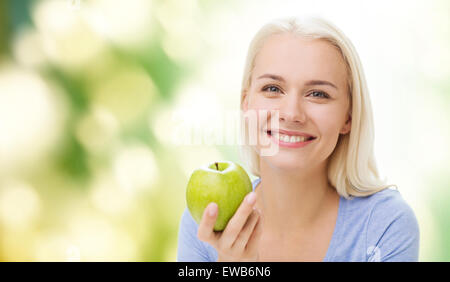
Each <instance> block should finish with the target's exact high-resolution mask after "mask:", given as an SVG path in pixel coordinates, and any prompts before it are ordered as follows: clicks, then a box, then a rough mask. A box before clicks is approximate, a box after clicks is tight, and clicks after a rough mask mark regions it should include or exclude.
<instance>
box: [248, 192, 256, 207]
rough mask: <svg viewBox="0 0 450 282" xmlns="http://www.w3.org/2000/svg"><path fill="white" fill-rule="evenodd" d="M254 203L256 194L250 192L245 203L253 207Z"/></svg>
mask: <svg viewBox="0 0 450 282" xmlns="http://www.w3.org/2000/svg"><path fill="white" fill-rule="evenodd" d="M255 202H256V194H255V192H250V194H249V195H248V196H247V203H249V204H250V205H253V204H254V203H255Z"/></svg>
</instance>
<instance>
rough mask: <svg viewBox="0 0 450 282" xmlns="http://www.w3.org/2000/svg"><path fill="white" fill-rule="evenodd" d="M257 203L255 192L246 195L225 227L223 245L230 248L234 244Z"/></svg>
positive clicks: (222, 238)
mask: <svg viewBox="0 0 450 282" xmlns="http://www.w3.org/2000/svg"><path fill="white" fill-rule="evenodd" d="M255 203H256V193H255V192H250V193H249V194H248V195H247V196H245V198H244V200H243V201H242V203H241V205H240V206H239V208H238V209H237V211H236V213H235V214H234V215H233V217H232V218H231V219H230V221H229V222H228V224H227V226H226V227H225V230H224V231H223V234H222V237H221V245H222V246H224V247H227V248H230V247H231V246H232V245H233V243H234V241H236V238H237V236H238V235H239V233H240V232H241V229H242V227H243V226H244V224H245V222H247V218H248V217H249V216H250V214H251V213H252V211H253V206H254V205H255Z"/></svg>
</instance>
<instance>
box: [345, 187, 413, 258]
mask: <svg viewBox="0 0 450 282" xmlns="http://www.w3.org/2000/svg"><path fill="white" fill-rule="evenodd" d="M348 204H349V205H348V210H349V211H348V213H347V214H350V217H351V215H352V214H353V216H354V217H355V216H357V217H359V220H360V222H361V223H362V225H363V226H364V228H363V229H364V233H365V241H366V242H365V245H366V247H367V252H368V255H369V254H371V255H372V257H371V258H372V259H374V260H377V258H374V257H373V256H374V255H376V254H377V253H376V252H374V251H377V250H378V254H382V255H383V256H380V257H379V258H378V259H380V260H383V261H388V260H402V261H410V260H413V261H414V260H417V259H418V247H419V225H418V222H417V219H416V216H415V214H414V211H413V210H412V208H411V207H410V206H409V204H408V203H407V202H406V201H405V200H404V199H403V197H402V196H401V194H400V192H399V191H398V190H396V189H391V188H387V189H384V190H382V191H380V192H377V193H375V194H373V195H370V196H367V197H355V198H352V199H350V200H348ZM381 251H382V253H380V252H381Z"/></svg>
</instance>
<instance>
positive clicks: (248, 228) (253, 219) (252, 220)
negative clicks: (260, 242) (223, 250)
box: [232, 210, 259, 250]
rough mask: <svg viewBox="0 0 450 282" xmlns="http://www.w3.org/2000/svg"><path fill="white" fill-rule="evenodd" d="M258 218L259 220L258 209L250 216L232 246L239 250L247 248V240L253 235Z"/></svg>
mask: <svg viewBox="0 0 450 282" xmlns="http://www.w3.org/2000/svg"><path fill="white" fill-rule="evenodd" d="M258 220H259V213H258V212H257V211H256V210H254V211H253V212H252V213H251V215H250V216H249V218H248V220H247V222H246V223H245V225H244V227H243V228H242V230H241V233H239V235H238V237H237V238H236V241H235V242H234V244H233V246H232V248H237V249H239V250H244V249H245V246H246V245H247V242H248V240H249V238H250V236H251V235H252V233H253V229H255V226H256V223H258Z"/></svg>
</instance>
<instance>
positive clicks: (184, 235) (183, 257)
mask: <svg viewBox="0 0 450 282" xmlns="http://www.w3.org/2000/svg"><path fill="white" fill-rule="evenodd" d="M197 231H198V224H197V223H196V222H195V220H194V218H193V217H192V215H191V213H190V212H189V209H188V208H186V209H185V210H184V212H183V214H182V216H181V221H180V227H179V233H178V250H177V260H178V261H216V260H217V258H216V257H217V253H216V252H215V249H214V248H213V247H212V246H211V245H209V244H208V243H205V242H202V241H200V240H199V239H198V238H197Z"/></svg>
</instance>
